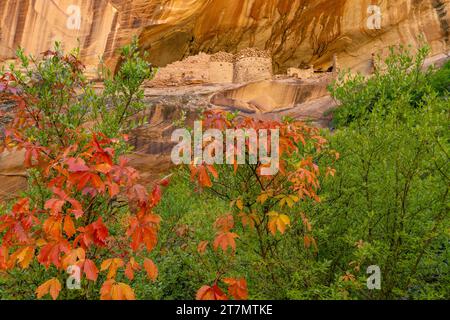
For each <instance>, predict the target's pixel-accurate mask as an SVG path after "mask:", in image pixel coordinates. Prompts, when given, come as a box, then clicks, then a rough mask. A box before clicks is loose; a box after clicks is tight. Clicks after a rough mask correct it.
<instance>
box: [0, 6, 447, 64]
mask: <svg viewBox="0 0 450 320" xmlns="http://www.w3.org/2000/svg"><path fill="white" fill-rule="evenodd" d="M374 6H375V7H374ZM377 6H379V7H377ZM378 10H379V11H378ZM449 13H450V0H420V1H419V0H385V1H376V0H110V1H108V0H2V1H1V2H0V59H7V58H10V57H12V56H13V52H14V49H15V48H17V47H18V46H22V47H24V48H25V49H26V50H27V51H28V52H30V53H34V54H38V53H39V52H41V51H43V50H45V49H47V48H48V47H49V45H50V44H51V42H52V41H54V40H57V39H59V40H63V41H64V43H65V44H66V46H67V47H73V46H75V45H76V43H77V39H79V41H80V45H81V48H82V55H83V57H84V59H85V62H86V64H87V65H89V66H90V67H91V70H92V72H94V71H95V69H96V67H97V65H96V62H97V59H98V57H103V58H104V59H105V60H106V61H107V62H108V63H109V65H110V66H112V67H113V66H115V65H116V63H117V48H119V47H120V46H122V45H123V44H125V43H127V42H129V41H130V39H131V37H132V36H133V35H137V36H139V38H140V41H141V46H142V49H143V50H148V51H149V52H150V60H151V62H153V63H154V64H155V65H158V66H165V65H167V64H169V63H172V62H174V61H178V60H181V59H183V58H185V57H187V56H190V55H195V54H197V53H199V52H201V51H203V52H206V53H214V52H218V51H225V52H232V53H235V52H237V51H238V50H240V49H243V48H247V47H257V48H260V49H265V50H268V51H270V52H271V53H272V58H273V62H274V70H275V71H276V72H278V71H279V70H281V71H283V72H284V71H285V70H286V69H287V68H289V67H294V68H297V67H302V66H309V65H311V64H312V65H314V66H315V67H316V68H322V69H327V68H329V67H330V66H331V64H332V57H333V54H335V53H336V54H337V55H338V57H339V61H340V63H341V65H342V66H343V67H352V68H354V69H358V70H362V71H365V70H367V69H368V68H370V63H369V61H370V58H371V55H372V53H374V52H383V51H385V50H386V48H387V47H388V46H390V45H393V44H397V43H405V44H406V43H408V44H412V45H413V46H417V45H418V43H419V40H418V37H419V35H420V34H424V37H425V40H426V41H427V42H428V43H430V44H431V46H432V49H433V54H439V53H443V52H448V51H449V43H450V42H449V41H450V29H449V25H450V14H449Z"/></svg>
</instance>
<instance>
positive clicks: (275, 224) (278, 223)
mask: <svg viewBox="0 0 450 320" xmlns="http://www.w3.org/2000/svg"><path fill="white" fill-rule="evenodd" d="M268 215H269V223H268V228H269V231H270V232H271V233H272V234H273V235H275V234H276V233H277V230H278V231H280V233H281V234H283V233H284V232H285V231H286V226H288V225H290V224H291V220H290V219H289V217H288V216H287V215H285V214H279V213H278V212H275V211H271V212H269V214H268Z"/></svg>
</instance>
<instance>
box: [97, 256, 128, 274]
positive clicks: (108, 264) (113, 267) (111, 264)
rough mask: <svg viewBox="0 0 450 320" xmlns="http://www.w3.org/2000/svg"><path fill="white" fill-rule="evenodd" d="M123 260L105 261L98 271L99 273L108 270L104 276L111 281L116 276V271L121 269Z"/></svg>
mask: <svg viewBox="0 0 450 320" xmlns="http://www.w3.org/2000/svg"><path fill="white" fill-rule="evenodd" d="M123 265H124V263H123V260H122V259H120V258H113V259H107V260H105V261H103V262H102V264H101V266H100V269H101V271H105V270H108V269H109V271H108V274H107V275H106V278H107V279H112V278H114V277H115V276H116V274H117V269H118V268H121V267H123Z"/></svg>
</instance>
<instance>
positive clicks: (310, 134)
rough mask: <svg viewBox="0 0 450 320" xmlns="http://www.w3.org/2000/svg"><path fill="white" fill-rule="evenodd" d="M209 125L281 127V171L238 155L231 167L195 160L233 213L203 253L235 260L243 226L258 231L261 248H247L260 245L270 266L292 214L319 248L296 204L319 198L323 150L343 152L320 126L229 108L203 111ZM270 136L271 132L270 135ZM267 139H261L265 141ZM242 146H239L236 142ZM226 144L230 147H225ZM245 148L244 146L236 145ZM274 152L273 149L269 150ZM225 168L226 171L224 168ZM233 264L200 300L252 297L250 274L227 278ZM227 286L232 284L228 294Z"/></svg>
mask: <svg viewBox="0 0 450 320" xmlns="http://www.w3.org/2000/svg"><path fill="white" fill-rule="evenodd" d="M203 127H204V128H205V130H207V129H218V130H220V131H222V132H225V130H227V129H249V128H251V129H254V130H255V131H256V132H258V133H259V132H260V130H269V132H270V129H278V130H279V133H280V134H279V146H280V150H279V155H280V161H279V172H278V173H277V174H275V175H272V176H266V175H262V174H261V168H262V167H264V166H267V164H263V163H262V162H261V161H259V162H258V163H257V164H250V163H246V164H243V165H238V164H237V163H236V159H235V160H234V164H233V165H230V170H229V171H227V169H226V168H225V169H224V168H223V167H224V166H223V165H222V167H219V166H217V165H216V166H214V165H210V164H206V163H201V164H194V163H192V164H191V165H190V172H191V180H192V181H194V182H195V183H196V184H197V186H198V188H199V191H200V190H204V191H205V192H209V193H210V194H211V195H212V196H215V197H219V198H221V199H223V200H225V201H228V202H229V203H230V212H229V213H226V214H224V215H222V216H220V217H219V218H217V220H216V221H215V223H214V228H215V230H216V235H215V238H214V239H212V240H211V241H208V240H204V241H201V242H200V243H199V244H198V248H197V249H198V253H199V254H200V255H204V254H205V252H206V250H207V249H208V248H209V247H211V249H212V250H213V251H214V252H215V253H216V254H217V255H222V256H223V255H224V256H225V259H226V261H227V262H230V261H233V259H234V255H235V252H236V248H237V246H238V244H237V242H238V241H239V239H240V234H238V233H237V231H236V230H237V228H236V227H237V224H239V225H240V226H241V228H240V229H241V230H245V232H251V233H254V234H255V235H256V237H257V239H258V243H259V248H252V247H251V245H250V244H248V243H242V245H243V246H245V247H244V248H243V249H242V250H244V251H245V250H256V251H257V252H258V254H259V255H260V257H261V259H262V260H263V261H264V263H265V264H267V265H268V268H270V266H269V264H270V263H269V260H270V259H269V258H270V255H273V254H274V246H276V241H277V238H279V237H280V236H282V235H283V234H284V233H285V232H286V231H287V230H288V228H289V226H290V225H291V221H292V219H299V220H300V221H301V223H303V225H304V246H305V248H306V249H311V250H314V251H317V249H318V248H317V243H316V240H315V237H314V235H313V233H312V227H311V224H310V222H309V220H308V217H307V216H306V214H305V213H303V212H297V213H295V214H294V215H293V214H292V213H291V214H288V212H289V211H291V212H292V208H293V207H294V205H295V204H296V203H297V202H299V201H302V200H304V199H306V198H308V199H312V200H313V201H316V202H319V201H320V198H319V196H318V195H317V191H318V189H319V188H320V185H319V176H320V175H321V170H320V169H319V167H318V165H317V164H316V161H315V159H317V157H319V156H321V155H323V154H331V156H332V157H334V159H335V160H336V159H337V158H339V154H338V153H337V152H334V151H332V150H328V148H327V147H326V140H325V139H324V138H323V137H321V136H320V134H319V130H318V129H315V128H311V127H309V126H307V125H306V124H304V123H303V122H300V121H292V120H289V119H286V121H263V120H256V119H254V118H250V117H241V116H238V117H236V116H235V115H231V114H229V113H226V112H223V111H206V112H205V113H204V114H203ZM269 138H270V136H269ZM250 143H251V142H250V139H246V140H245V147H246V149H245V150H246V152H247V153H246V158H247V157H248V150H250V149H251V148H250ZM259 143H261V142H259ZM269 145H270V143H269ZM235 148H238V145H235ZM224 149H225V148H224ZM236 151H240V150H236ZM269 151H270V149H269ZM323 171H324V172H323V174H324V175H334V170H333V169H332V168H329V167H328V168H325V169H324V170H323ZM220 172H221V173H220ZM232 269H233V268H232V263H231V264H230V263H225V264H224V266H223V268H219V270H217V277H216V279H214V280H213V282H212V285H205V286H203V287H201V288H200V289H199V290H198V292H197V297H196V298H197V299H199V300H224V299H228V297H232V298H234V299H237V300H239V299H247V297H248V292H247V282H246V280H245V278H244V277H238V278H231V277H225V275H226V274H227V272H231V271H232ZM221 283H222V284H223V285H222V287H225V286H226V287H227V293H226V291H225V290H223V289H221V287H220V285H221Z"/></svg>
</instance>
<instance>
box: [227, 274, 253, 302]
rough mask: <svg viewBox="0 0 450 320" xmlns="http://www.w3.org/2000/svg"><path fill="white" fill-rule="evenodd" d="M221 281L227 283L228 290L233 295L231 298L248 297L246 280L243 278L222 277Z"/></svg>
mask: <svg viewBox="0 0 450 320" xmlns="http://www.w3.org/2000/svg"><path fill="white" fill-rule="evenodd" d="M223 282H225V283H226V284H228V292H229V293H230V294H231V295H232V296H233V298H235V299H236V300H247V299H248V290H247V281H245V279H244V278H240V279H233V278H226V279H223Z"/></svg>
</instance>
